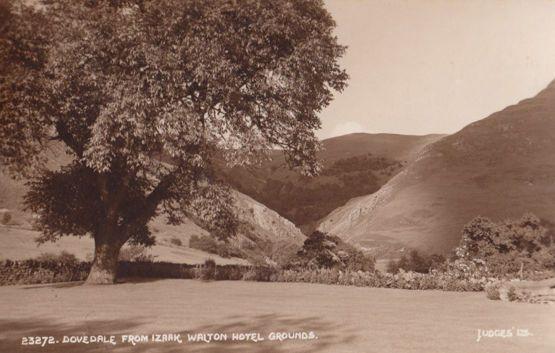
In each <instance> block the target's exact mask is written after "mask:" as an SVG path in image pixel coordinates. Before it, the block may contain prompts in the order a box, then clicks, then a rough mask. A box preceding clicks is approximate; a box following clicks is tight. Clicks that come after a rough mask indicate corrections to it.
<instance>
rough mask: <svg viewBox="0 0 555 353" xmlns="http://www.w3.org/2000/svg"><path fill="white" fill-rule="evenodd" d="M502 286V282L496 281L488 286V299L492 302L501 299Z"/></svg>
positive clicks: (486, 289)
mask: <svg viewBox="0 0 555 353" xmlns="http://www.w3.org/2000/svg"><path fill="white" fill-rule="evenodd" d="M501 285H502V282H501V281H494V282H491V283H488V284H486V287H485V291H486V297H487V298H488V299H491V300H499V299H501V296H500V293H499V289H500V288H501Z"/></svg>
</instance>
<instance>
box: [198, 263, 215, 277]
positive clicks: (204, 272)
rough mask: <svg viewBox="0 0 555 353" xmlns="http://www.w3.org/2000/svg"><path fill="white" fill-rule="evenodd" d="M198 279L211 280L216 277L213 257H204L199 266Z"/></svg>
mask: <svg viewBox="0 0 555 353" xmlns="http://www.w3.org/2000/svg"><path fill="white" fill-rule="evenodd" d="M200 279H202V280H204V281H212V280H215V279H216V261H214V260H213V259H206V261H204V265H203V266H202V268H201V272H200Z"/></svg>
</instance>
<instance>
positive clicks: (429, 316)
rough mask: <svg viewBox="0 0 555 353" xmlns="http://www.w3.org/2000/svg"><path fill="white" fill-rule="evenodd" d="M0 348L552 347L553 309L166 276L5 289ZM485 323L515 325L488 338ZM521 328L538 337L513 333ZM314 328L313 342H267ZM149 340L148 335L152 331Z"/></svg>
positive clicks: (263, 351)
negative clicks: (94, 339)
mask: <svg viewBox="0 0 555 353" xmlns="http://www.w3.org/2000/svg"><path fill="white" fill-rule="evenodd" d="M0 298H1V302H0V313H2V315H1V316H0V352H6V353H8V352H18V351H25V349H26V351H30V352H44V351H48V352H64V351H65V352H68V353H69V352H128V351H132V352H158V351H160V352H200V353H209V352H226V353H227V352H230V353H243V352H247V353H248V352H257V353H280V352H283V353H287V352H301V353H302V352H305V353H307V352H338V353H347V352H353V353H367V352H378V353H385V352H425V353H434V352H437V353H448V352H465V353H479V352H488V353H492V352H499V353H510V352H519V353H527V352H530V353H539V352H546V353H547V352H549V353H552V352H555V306H553V305H534V304H521V303H505V302H499V301H490V300H488V299H486V297H485V294H484V293H451V292H440V291H408V290H397V289H377V288H357V287H342V286H328V285H319V284H303V283H294V284H290V283H255V282H242V281H235V282H231V281H224V282H207V283H206V282H201V281H195V280H159V281H150V282H137V283H124V284H117V285H113V286H98V287H86V286H81V285H79V284H76V283H68V284H54V285H37V286H9V287H0ZM479 329H512V330H513V332H514V333H515V336H513V337H510V338H501V337H495V338H482V339H481V341H480V342H477V341H476V338H477V332H478V330H479ZM516 329H527V330H528V332H529V333H531V334H532V335H533V336H528V337H516ZM299 331H305V332H307V331H313V332H314V333H315V334H316V336H317V337H318V338H317V339H314V340H305V341H303V340H286V341H282V342H279V341H270V340H269V339H268V338H269V336H268V334H269V333H270V332H299ZM247 332H257V333H261V334H262V336H263V337H266V340H265V341H263V342H258V343H254V342H245V341H234V342H233V341H228V342H225V343H221V342H211V343H191V342H188V341H187V333H229V336H231V333H247ZM156 333H181V337H182V339H183V343H182V344H179V343H174V342H171V343H165V344H162V343H152V342H150V343H139V344H137V345H136V346H132V345H129V344H127V343H121V336H120V335H123V334H148V335H151V334H156ZM42 335H51V336H54V337H55V339H56V340H60V341H62V337H63V336H64V335H68V336H69V335H116V339H117V342H118V344H117V345H115V346H112V345H107V344H89V345H85V344H62V343H59V344H53V345H47V346H46V347H44V348H41V347H37V346H33V347H28V346H26V347H24V346H21V337H23V336H42ZM149 338H150V337H149Z"/></svg>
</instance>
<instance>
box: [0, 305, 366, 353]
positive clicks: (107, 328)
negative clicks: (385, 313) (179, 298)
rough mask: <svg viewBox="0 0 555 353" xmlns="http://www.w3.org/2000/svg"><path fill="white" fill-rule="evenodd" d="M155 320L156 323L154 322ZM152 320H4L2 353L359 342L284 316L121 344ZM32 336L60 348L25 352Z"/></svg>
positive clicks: (306, 351) (306, 347) (208, 352)
mask: <svg viewBox="0 0 555 353" xmlns="http://www.w3.org/2000/svg"><path fill="white" fill-rule="evenodd" d="M152 320H156V319H155V318H153V319H152ZM145 322H147V321H146V320H111V321H87V322H82V323H79V324H77V325H68V324H64V323H56V322H55V321H51V320H0V333H1V334H0V352H41V353H43V352H64V351H66V352H68V353H69V352H71V353H97V352H116V353H123V352H139V353H146V352H170V353H178V352H179V353H181V352H191V353H288V352H296V353H315V352H320V351H322V350H324V349H326V348H328V349H330V350H332V351H338V352H340V351H347V350H348V349H345V348H346V347H345V345H347V344H349V343H352V342H354V341H356V339H357V337H356V335H355V334H353V332H351V331H349V330H348V329H347V328H345V327H341V326H340V325H338V324H335V323H332V322H328V321H324V320H322V319H320V318H319V317H317V316H312V317H292V316H282V315H279V314H267V315H257V316H234V317H228V318H225V319H222V320H221V321H220V322H219V323H214V324H209V325H203V326H198V327H193V328H191V329H187V330H183V331H180V332H168V331H164V330H161V331H153V332H149V333H148V334H149V341H150V340H151V338H152V336H151V334H154V333H177V334H180V337H181V340H182V343H181V344H180V343H178V342H166V343H155V342H148V343H138V344H137V345H135V346H132V345H130V344H128V343H122V342H121V335H122V334H136V333H144V330H140V326H142V325H143V324H144V323H145ZM310 331H312V332H314V334H315V335H316V337H317V338H316V339H312V340H302V339H291V340H283V341H280V340H273V341H272V340H270V339H269V337H270V333H272V332H274V333H275V332H282V333H283V332H289V333H293V332H310ZM197 333H206V334H207V333H222V334H224V333H225V334H227V336H228V339H227V341H220V342H216V341H212V342H209V343H206V342H190V341H188V334H197ZM233 333H260V335H261V336H262V337H263V338H264V339H265V340H264V341H261V342H253V341H251V340H232V334H233ZM81 335H108V336H109V335H114V336H116V342H117V345H115V346H114V345H111V344H103V343H94V344H89V345H86V344H83V343H81V344H70V343H66V344H62V343H61V342H62V340H63V336H81ZM26 336H54V337H55V339H56V340H58V341H59V342H60V343H58V344H53V345H47V346H45V347H40V346H22V345H21V338H22V337H26Z"/></svg>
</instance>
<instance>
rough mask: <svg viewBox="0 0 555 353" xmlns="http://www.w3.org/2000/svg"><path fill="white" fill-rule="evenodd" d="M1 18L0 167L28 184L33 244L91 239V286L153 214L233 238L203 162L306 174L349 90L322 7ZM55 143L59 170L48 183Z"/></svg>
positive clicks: (51, 4) (221, 195) (245, 6)
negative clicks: (275, 166) (280, 164)
mask: <svg viewBox="0 0 555 353" xmlns="http://www.w3.org/2000/svg"><path fill="white" fill-rule="evenodd" d="M0 19H1V22H0V73H1V76H0V141H1V142H0V164H1V165H2V166H6V167H7V168H8V169H9V171H10V172H11V173H12V175H14V176H20V177H21V176H24V177H27V178H30V180H31V181H30V183H29V187H30V191H29V193H28V194H27V197H26V204H27V206H28V208H29V209H30V210H32V211H34V212H35V213H37V214H39V215H40V219H39V223H40V227H41V229H42V232H43V236H42V237H41V239H40V240H41V241H54V240H56V239H58V238H59V237H60V236H65V235H78V236H83V235H86V234H89V235H91V236H92V237H93V238H94V240H95V255H94V260H93V265H92V269H91V272H90V274H89V277H88V279H87V282H88V283H112V282H114V281H115V274H116V266H117V258H118V253H119V251H120V249H121V247H122V245H123V244H124V243H126V242H131V243H133V244H143V245H151V244H153V243H154V238H153V237H152V235H151V233H150V231H149V229H148V226H147V225H148V222H149V220H151V219H152V218H153V217H155V216H156V215H158V214H161V213H163V214H165V215H166V216H167V217H168V219H169V221H170V222H171V223H174V224H178V223H179V222H181V221H182V220H183V218H184V217H185V216H192V217H194V219H195V220H197V221H198V222H200V223H202V224H203V225H205V226H206V227H208V228H209V230H211V231H212V232H213V234H215V236H217V237H218V238H225V237H227V236H229V235H231V234H233V233H234V229H236V225H237V222H236V220H235V217H234V214H233V209H232V204H233V199H232V197H231V195H230V193H229V190H228V189H227V188H226V187H225V185H223V184H222V183H220V182H219V181H218V179H217V178H216V177H215V174H214V171H213V168H212V165H213V163H212V162H213V161H214V159H215V157H218V158H223V159H225V160H226V161H227V162H228V164H231V165H240V164H249V163H256V162H257V161H259V160H260V159H261V158H262V157H264V155H265V154H266V152H267V151H268V150H270V149H271V148H274V147H276V146H277V147H278V148H280V149H282V150H283V151H284V152H285V154H286V160H287V162H288V164H289V166H290V167H292V168H295V169H298V170H299V171H300V172H302V173H305V174H308V175H313V174H315V173H316V172H317V171H318V164H317V163H316V159H315V153H316V151H317V150H318V148H319V144H318V140H317V138H316V137H315V134H314V131H315V129H317V128H319V127H320V120H319V118H318V115H317V114H318V112H319V111H321V109H322V108H323V107H325V106H326V105H328V104H329V103H330V101H331V100H332V97H333V91H341V90H342V89H343V88H344V86H345V82H346V79H347V75H346V74H345V72H344V71H343V70H342V69H341V68H340V67H339V64H338V59H339V57H341V56H342V55H343V53H344V51H345V48H344V47H343V46H340V45H339V44H338V43H337V40H336V37H335V36H334V35H333V33H332V31H333V29H334V27H335V23H334V21H333V19H332V17H331V16H330V14H329V13H328V12H327V11H326V10H325V9H324V6H323V2H322V1H321V0H298V1H294V0H256V1H255V0H217V1H204V0H184V1H178V0H158V1H148V0H128V1H125V0H110V1H109V0H87V1H75V0H48V1H46V0H44V1H36V2H34V5H33V7H26V6H24V5H23V4H22V3H20V2H16V1H6V0H3V1H2V2H1V6H0ZM53 141H54V143H62V144H63V145H64V146H65V147H66V148H67V152H68V154H69V155H70V156H71V157H72V161H71V163H69V164H68V165H65V166H63V167H62V168H61V169H60V170H56V171H47V170H46V168H45V167H44V165H45V164H44V162H45V158H44V156H45V154H44V153H43V152H45V151H46V150H48V147H49V146H50V145H51V144H52V143H53ZM56 141H57V142H56Z"/></svg>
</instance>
